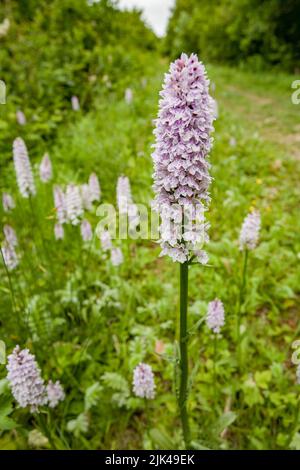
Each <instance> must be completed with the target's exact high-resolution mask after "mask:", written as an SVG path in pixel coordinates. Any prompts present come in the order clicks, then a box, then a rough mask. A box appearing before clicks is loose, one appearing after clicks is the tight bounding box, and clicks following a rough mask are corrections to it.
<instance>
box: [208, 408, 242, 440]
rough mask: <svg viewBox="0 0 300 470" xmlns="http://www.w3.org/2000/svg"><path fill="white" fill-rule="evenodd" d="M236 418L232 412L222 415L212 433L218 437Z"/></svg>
mask: <svg viewBox="0 0 300 470" xmlns="http://www.w3.org/2000/svg"><path fill="white" fill-rule="evenodd" d="M236 418H237V414H236V413H234V412H233V411H228V412H227V413H224V414H223V415H222V416H220V418H219V419H218V420H217V422H216V424H215V426H214V431H215V433H216V434H217V435H218V436H219V435H220V434H221V433H222V431H224V429H226V428H228V427H229V426H230V425H231V424H232V423H233V422H234V421H235V420H236Z"/></svg>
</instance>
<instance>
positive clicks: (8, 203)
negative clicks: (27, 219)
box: [2, 193, 16, 212]
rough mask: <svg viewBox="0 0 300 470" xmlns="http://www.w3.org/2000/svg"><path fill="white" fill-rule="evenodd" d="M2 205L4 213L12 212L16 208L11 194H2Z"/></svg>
mask: <svg viewBox="0 0 300 470" xmlns="http://www.w3.org/2000/svg"><path fill="white" fill-rule="evenodd" d="M2 205H3V210H4V212H10V211H11V210H12V209H14V208H15V207H16V204H15V201H14V199H13V197H12V196H11V195H10V194H9V193H3V194H2Z"/></svg>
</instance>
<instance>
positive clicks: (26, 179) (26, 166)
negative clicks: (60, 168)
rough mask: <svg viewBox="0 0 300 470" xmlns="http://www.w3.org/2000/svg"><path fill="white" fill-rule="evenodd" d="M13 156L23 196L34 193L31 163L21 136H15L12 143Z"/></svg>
mask: <svg viewBox="0 0 300 470" xmlns="http://www.w3.org/2000/svg"><path fill="white" fill-rule="evenodd" d="M13 157H14V165H15V171H16V176H17V183H18V186H19V190H20V193H21V195H22V196H23V197H26V198H27V197H29V196H34V195H35V185H34V180H33V174H32V170H31V164H30V160H29V157H28V152H27V148H26V145H25V142H24V140H23V139H21V137H17V138H16V139H15V140H14V143H13Z"/></svg>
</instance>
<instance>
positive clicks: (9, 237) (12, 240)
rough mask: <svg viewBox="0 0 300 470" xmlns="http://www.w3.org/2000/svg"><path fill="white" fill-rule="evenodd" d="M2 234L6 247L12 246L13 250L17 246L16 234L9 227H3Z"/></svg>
mask: <svg viewBox="0 0 300 470" xmlns="http://www.w3.org/2000/svg"><path fill="white" fill-rule="evenodd" d="M3 233H4V236H5V241H6V243H7V245H9V246H12V247H13V248H15V247H16V246H18V239H17V235H16V232H15V231H14V229H13V228H12V227H11V226H10V225H4V227H3Z"/></svg>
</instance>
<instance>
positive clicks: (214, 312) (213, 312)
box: [206, 299, 225, 334]
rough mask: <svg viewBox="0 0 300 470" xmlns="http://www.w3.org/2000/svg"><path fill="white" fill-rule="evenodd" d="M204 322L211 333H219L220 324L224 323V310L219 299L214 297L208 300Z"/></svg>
mask: <svg viewBox="0 0 300 470" xmlns="http://www.w3.org/2000/svg"><path fill="white" fill-rule="evenodd" d="M206 324H207V326H208V328H209V329H210V330H212V332H213V333H216V334H217V333H220V331H221V328H222V326H224V324H225V312H224V306H223V303H222V302H221V300H219V299H215V300H213V301H212V302H209V304H208V309H207V315H206Z"/></svg>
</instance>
